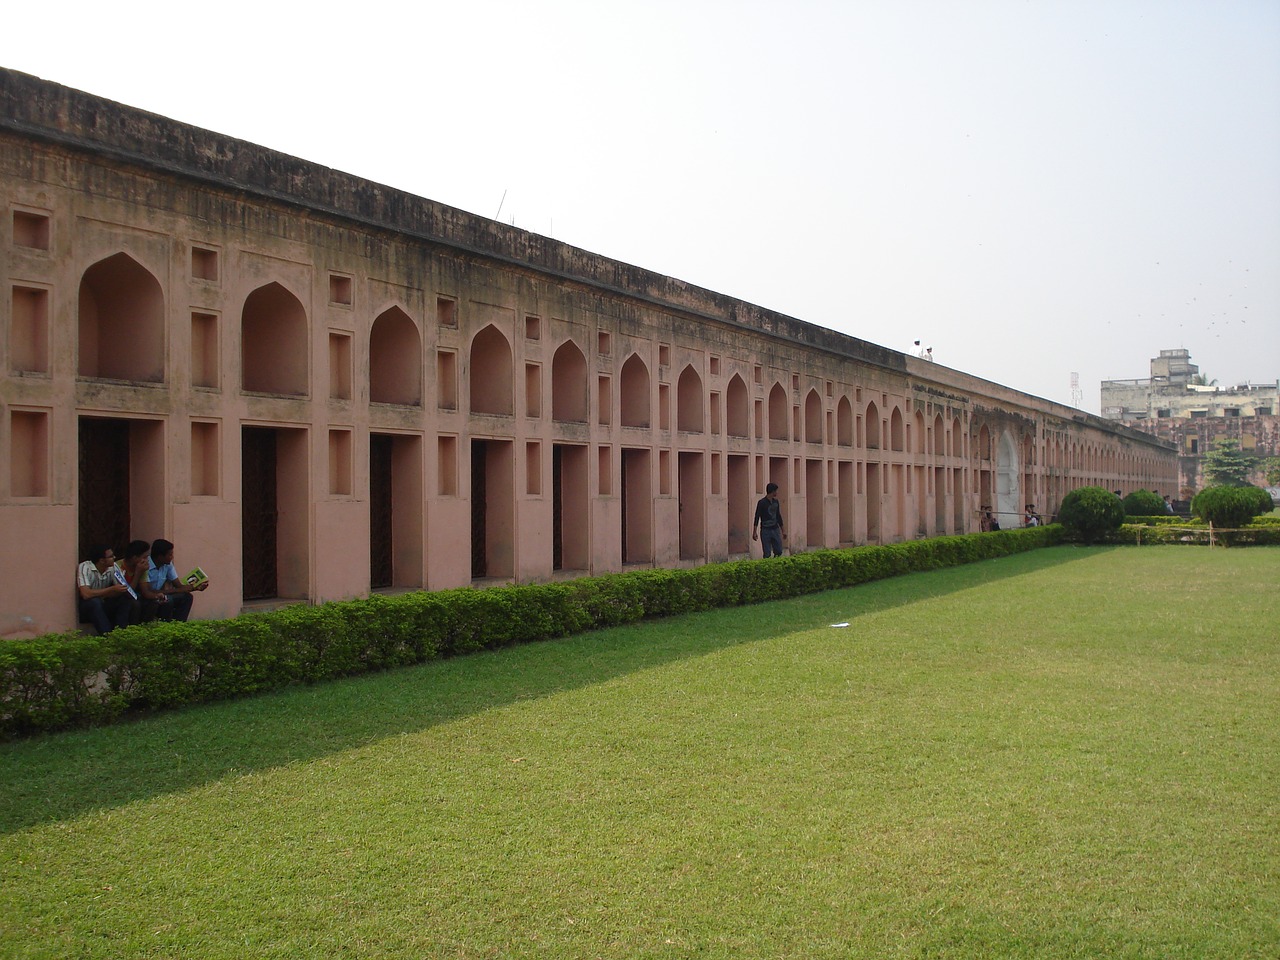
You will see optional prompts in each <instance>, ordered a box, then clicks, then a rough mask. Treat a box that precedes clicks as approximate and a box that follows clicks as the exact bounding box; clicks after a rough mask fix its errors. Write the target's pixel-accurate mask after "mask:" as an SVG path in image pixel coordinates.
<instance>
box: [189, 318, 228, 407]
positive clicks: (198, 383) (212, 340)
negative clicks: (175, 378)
mask: <svg viewBox="0 0 1280 960" xmlns="http://www.w3.org/2000/svg"><path fill="white" fill-rule="evenodd" d="M219 342H220V341H219V339H218V317H217V315H216V314H212V313H192V314H191V385H192V386H193V387H203V388H205V389H208V390H216V389H218V386H219V376H220V371H221V366H222V365H221V363H220V351H219V349H218V346H219Z"/></svg>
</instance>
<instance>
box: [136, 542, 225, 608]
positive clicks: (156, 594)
mask: <svg viewBox="0 0 1280 960" xmlns="http://www.w3.org/2000/svg"><path fill="white" fill-rule="evenodd" d="M147 563H148V567H147V582H146V585H145V586H144V587H143V599H144V602H146V603H148V604H154V605H155V606H154V611H155V613H154V616H156V617H159V618H160V619H161V620H186V619H187V617H189V616H190V615H191V604H192V602H193V601H194V599H195V598H194V597H193V596H192V594H193V593H195V592H196V591H197V590H204V589H205V588H206V587H208V586H209V581H208V580H205V581H203V582H202V583H198V584H188V583H183V582H182V580H180V579H179V578H178V571H177V569H175V568H174V566H173V544H172V543H171V542H170V541H168V540H156V541H155V542H153V543H152V544H151V558H150V559H149V560H148V561H147ZM144 616H145V614H144Z"/></svg>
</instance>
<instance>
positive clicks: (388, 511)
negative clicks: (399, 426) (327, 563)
mask: <svg viewBox="0 0 1280 960" xmlns="http://www.w3.org/2000/svg"><path fill="white" fill-rule="evenodd" d="M393 443H394V440H393V438H392V437H391V436H389V435H387V434H383V433H374V434H370V435H369V587H370V589H373V590H377V589H380V588H383V587H390V586H391V585H392V584H393V583H394V582H395V560H394V557H395V553H394V547H393V538H394V526H395V521H394V512H393V497H392V492H391V454H392V448H393Z"/></svg>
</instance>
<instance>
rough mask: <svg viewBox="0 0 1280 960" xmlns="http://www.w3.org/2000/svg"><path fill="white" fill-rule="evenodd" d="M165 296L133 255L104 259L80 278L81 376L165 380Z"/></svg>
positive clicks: (142, 381) (157, 381)
mask: <svg viewBox="0 0 1280 960" xmlns="http://www.w3.org/2000/svg"><path fill="white" fill-rule="evenodd" d="M165 342H166V337H165V321H164V293H163V292H162V291H161V289H160V282H159V281H158V280H156V278H155V277H154V276H152V274H151V272H150V271H149V270H147V268H146V267H144V266H142V264H140V263H138V261H136V260H134V259H133V258H132V257H130V256H129V255H128V254H125V253H117V254H115V255H114V256H110V257H107V258H106V259H105V260H99V261H98V262H97V263H95V264H94V265H93V266H91V267H90V268H89V269H88V270H86V271H85V272H84V275H83V276H81V278H80V303H79V348H80V356H79V365H78V370H79V374H80V376H82V377H96V378H101V379H104V380H133V381H137V382H141V383H162V382H163V381H164V356H165Z"/></svg>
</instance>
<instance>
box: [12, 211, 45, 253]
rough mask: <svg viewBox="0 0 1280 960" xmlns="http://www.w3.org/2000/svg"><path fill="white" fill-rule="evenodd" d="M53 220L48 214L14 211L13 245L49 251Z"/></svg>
mask: <svg viewBox="0 0 1280 960" xmlns="http://www.w3.org/2000/svg"><path fill="white" fill-rule="evenodd" d="M51 222H52V221H51V220H50V218H49V215H48V214H46V213H35V212H34V211H30V210H15V211H13V244H14V246H17V247H26V248H28V249H30V250H48V249H49V235H50V230H49V227H50V224H51Z"/></svg>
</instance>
